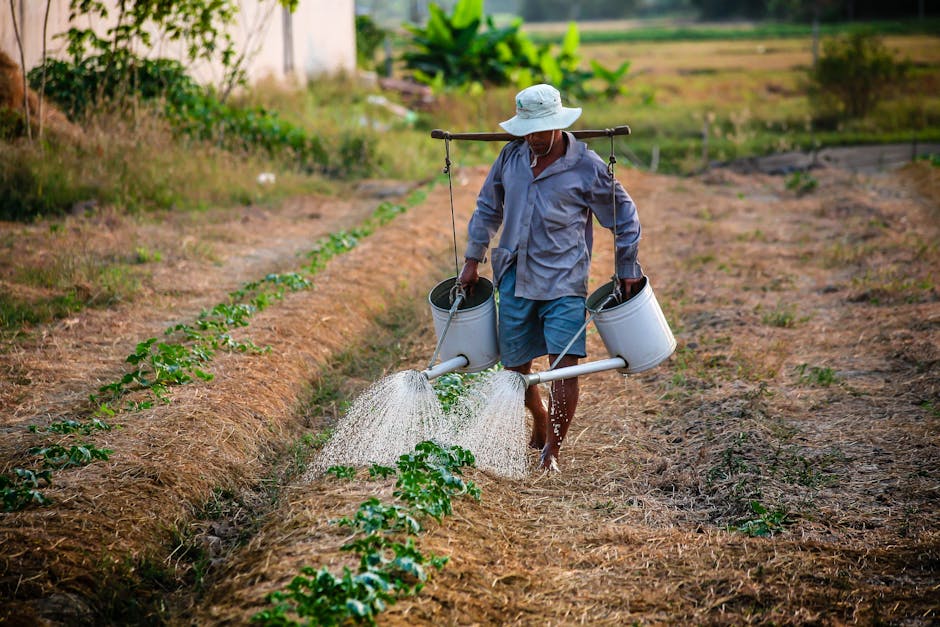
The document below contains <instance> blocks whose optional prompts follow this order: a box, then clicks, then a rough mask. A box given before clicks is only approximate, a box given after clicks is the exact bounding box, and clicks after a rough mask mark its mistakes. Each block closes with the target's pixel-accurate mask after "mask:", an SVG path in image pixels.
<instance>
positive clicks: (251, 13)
mask: <svg viewBox="0 0 940 627" xmlns="http://www.w3.org/2000/svg"><path fill="white" fill-rule="evenodd" d="M105 1H106V3H107V4H109V5H114V4H115V2H114V1H113V0H105ZM13 6H14V8H15V10H16V22H17V25H18V28H19V31H20V37H21V39H22V41H23V48H24V53H25V54H24V56H25V61H26V63H25V65H26V68H27V69H30V68H32V67H34V66H36V65H38V64H39V63H40V62H41V60H42V48H43V36H42V33H43V19H44V16H45V11H46V2H45V0H14V2H13ZM239 6H240V11H239V19H238V22H237V23H236V24H235V25H233V27H232V29H231V34H232V36H233V38H234V40H235V42H236V48H237V50H238V51H239V53H242V52H243V53H244V54H245V55H246V59H247V60H248V62H247V64H246V69H247V74H248V80H249V82H250V83H253V82H257V81H258V80H261V79H265V78H272V77H273V78H274V79H277V80H283V81H299V82H304V81H305V80H307V79H309V78H311V77H315V76H318V75H322V74H336V73H340V72H353V71H355V68H356V27H355V0H300V4H299V6H298V8H297V10H296V11H295V12H294V13H293V14H292V15H291V14H288V13H286V11H285V10H284V9H283V8H282V7H281V6H280V5H279V4H278V3H277V2H276V1H275V0H240V1H239ZM75 25H76V26H78V27H80V28H87V27H88V26H94V27H95V28H96V30H99V31H100V30H103V29H104V28H106V25H104V24H97V25H93V24H90V23H89V22H88V21H87V19H84V20H81V21H79V22H78V23H76V24H75ZM70 26H71V25H70V23H69V0H52V3H51V4H50V11H49V20H48V26H47V36H46V46H47V54H48V55H49V56H51V57H59V58H65V47H66V46H65V41H64V40H63V39H62V38H61V37H58V35H60V34H62V33H65V32H66V31H68V29H69V27H70ZM0 50H2V51H3V52H5V53H7V54H8V55H9V56H10V58H12V59H13V60H14V61H16V62H17V63H19V62H20V53H19V48H18V46H17V40H16V35H15V32H14V28H13V16H12V14H11V10H10V4H9V2H3V3H2V4H0ZM142 54H143V55H144V56H148V57H171V58H176V59H179V60H180V61H182V62H183V63H185V64H186V65H187V66H188V67H189V68H190V71H191V73H192V74H193V76H194V77H195V78H196V79H197V80H199V81H200V82H203V83H206V84H216V85H218V84H219V82H220V81H221V80H222V75H223V69H222V67H221V65H220V64H219V63H214V64H213V63H209V62H207V61H201V60H197V61H196V62H192V63H191V62H189V61H188V60H187V59H186V58H185V54H184V51H183V49H182V47H181V46H179V45H174V44H172V43H168V42H165V41H159V40H155V41H154V45H153V47H152V48H151V49H150V50H146V51H142Z"/></svg>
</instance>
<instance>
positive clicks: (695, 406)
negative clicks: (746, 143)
mask: <svg viewBox="0 0 940 627" xmlns="http://www.w3.org/2000/svg"><path fill="white" fill-rule="evenodd" d="M482 174H483V173H482V172H481V171H473V172H469V173H466V176H468V177H469V178H470V181H469V184H468V185H465V186H461V185H458V187H457V192H458V207H459V208H461V215H460V217H459V218H458V219H459V220H464V219H465V218H466V209H467V208H469V207H470V206H471V205H472V198H473V195H474V193H475V191H476V188H477V187H478V186H479V183H480V182H481V180H482ZM813 175H814V176H815V177H817V179H818V180H819V188H818V189H817V190H815V191H814V192H812V193H810V194H807V195H804V196H797V195H795V194H793V193H792V192H789V191H786V190H785V188H784V184H783V180H782V179H780V178H774V177H761V176H753V177H744V176H740V175H736V174H733V173H730V172H724V171H716V172H712V173H709V174H706V175H704V176H702V177H699V178H696V179H681V180H679V179H673V178H670V177H666V176H654V175H647V174H641V173H637V172H632V171H626V172H621V178H622V179H623V180H624V181H625V183H626V185H627V187H628V188H629V189H630V190H631V192H632V193H633V195H634V196H635V197H636V199H637V201H638V204H639V206H640V210H641V218H642V220H643V223H644V241H643V244H642V247H641V248H642V253H641V255H642V261H643V264H644V268H645V269H646V271H647V273H648V274H649V275H650V277H651V280H652V284H653V287H654V290H655V291H656V294H657V296H658V298H659V300H660V302H661V303H662V305H663V308H664V310H665V311H666V315H667V318H668V319H669V320H670V321H671V323H672V325H673V327H674V330H675V331H676V335H677V338H678V340H679V350H678V351H677V353H676V355H675V356H674V357H673V358H672V359H671V360H670V361H669V362H668V363H667V364H664V365H662V366H660V367H659V368H657V369H655V370H653V371H650V372H648V373H644V374H640V375H636V376H631V377H629V378H626V379H622V378H621V377H620V375H618V374H616V373H610V372H608V373H600V374H596V375H591V376H588V377H584V378H583V379H582V401H581V405H580V407H579V411H578V415H577V417H576V418H575V422H574V424H573V426H572V428H571V431H570V432H569V433H570V435H569V442H568V443H567V444H566V447H565V449H564V451H563V455H562V469H563V472H562V473H561V474H560V475H542V474H538V473H533V474H532V475H531V476H530V477H528V478H527V479H525V480H522V481H515V482H513V481H506V480H498V479H495V478H493V477H490V476H487V475H485V474H483V473H480V472H477V471H472V472H471V473H470V476H471V478H473V479H474V480H475V481H477V482H478V483H479V485H480V486H481V487H482V489H483V499H482V501H481V502H479V503H476V502H472V501H459V502H457V503H455V514H454V516H452V517H449V518H446V519H445V520H444V522H443V524H441V525H440V526H436V527H434V528H433V529H432V530H431V531H430V532H429V533H428V534H427V535H425V536H423V537H422V538H421V539H420V541H419V544H420V546H421V548H422V549H423V550H425V551H431V552H434V553H438V554H443V555H449V556H450V557H451V562H450V563H449V564H448V565H447V566H446V567H445V569H444V570H443V571H442V572H440V573H436V574H435V576H434V578H433V580H432V581H431V583H430V584H429V585H428V586H427V587H426V588H425V590H424V591H423V592H422V594H421V595H420V596H418V597H416V598H414V599H407V600H404V601H402V602H400V603H399V604H397V605H396V606H394V607H393V608H392V609H391V610H390V611H388V612H387V613H386V614H385V615H383V616H382V618H381V619H380V620H381V622H382V624H395V625H397V624H429V625H430V624H433V625H438V624H610V625H614V624H618V625H619V624H631V623H634V622H636V623H639V624H729V625H732V624H733V625H738V624H754V623H757V624H848V623H860V624H875V623H888V624H906V625H929V624H933V623H935V622H936V620H937V615H936V611H937V610H936V608H937V607H938V585H940V581H938V574H937V573H938V572H940V569H938V565H940V538H938V529H940V526H938V522H940V520H938V518H940V509H938V507H937V501H938V496H940V488H938V486H940V481H938V480H940V446H938V441H940V440H938V437H937V436H938V421H940V414H938V408H940V333H938V327H940V306H938V298H940V297H938V290H937V286H936V284H935V281H936V280H937V277H936V268H937V267H940V253H938V250H937V248H936V245H935V242H936V241H937V240H938V235H940V228H938V221H937V215H938V213H937V206H936V200H935V196H930V195H929V194H924V193H923V192H917V191H916V188H915V186H914V184H913V183H910V182H909V180H910V179H911V177H914V178H915V179H916V180H918V181H922V180H923V179H924V178H925V177H927V176H929V174H926V175H925V174H924V173H923V171H920V170H918V171H917V172H914V173H911V172H905V173H901V174H879V175H876V176H865V175H856V174H851V173H847V172H840V171H834V170H821V171H815V172H813ZM596 240H597V244H596V256H595V263H594V270H595V276H594V277H593V278H592V286H596V285H599V284H600V283H601V282H603V281H605V280H606V278H607V276H608V275H609V273H610V267H611V259H610V250H609V248H610V240H609V237H608V236H606V235H605V234H603V233H602V232H599V233H598V236H597V238H596ZM449 246H450V233H449V215H448V211H447V196H446V188H444V189H440V188H439V189H437V190H435V192H434V195H433V197H432V198H430V199H429V201H428V202H427V203H425V204H424V205H423V206H422V207H420V208H416V209H413V210H412V211H411V212H410V213H409V214H408V215H406V216H403V217H400V218H399V219H396V220H395V221H394V222H393V223H392V224H391V225H390V226H389V227H388V228H387V229H385V230H383V232H382V233H379V234H377V235H375V236H373V237H372V238H369V239H368V240H366V241H365V242H363V244H362V246H361V247H360V248H357V249H356V250H355V251H354V252H352V253H350V254H348V255H345V256H344V257H342V258H340V259H337V260H336V261H335V262H333V263H331V264H330V267H329V269H328V270H327V272H326V273H325V274H323V275H322V276H321V277H320V278H318V280H317V284H318V287H317V289H316V290H314V291H313V292H312V293H304V294H297V295H293V296H291V297H290V298H289V299H288V300H287V301H286V302H285V303H283V304H282V305H278V306H277V307H275V308H273V309H271V310H269V311H266V312H265V313H264V314H263V315H262V316H259V317H258V318H257V319H256V320H255V322H254V323H253V324H252V326H251V327H250V328H249V333H250V335H251V337H252V338H253V339H254V340H255V341H256V342H258V343H259V344H261V343H263V344H270V345H272V346H273V347H274V351H273V352H272V353H271V354H270V355H267V356H262V357H250V358H246V357H239V356H232V357H226V358H223V359H221V360H219V361H218V362H216V363H215V364H214V365H213V372H215V373H216V375H217V379H216V381H214V382H212V383H211V384H208V385H200V386H192V387H189V388H186V389H180V390H178V391H176V392H174V402H173V403H172V404H171V405H169V406H166V407H161V408H158V409H156V410H154V411H153V412H148V413H146V414H143V415H141V416H135V417H134V419H133V421H128V426H127V428H126V429H124V430H122V431H121V432H118V433H116V434H114V435H113V436H110V437H113V438H114V441H113V448H115V450H116V451H117V452H116V454H115V457H114V458H113V462H112V463H109V464H97V465H93V466H89V467H88V468H85V469H83V470H81V471H76V472H74V473H71V474H69V476H68V477H65V478H64V479H63V480H62V481H61V482H60V483H59V484H57V488H56V490H55V491H54V492H53V496H54V497H56V498H57V505H55V506H54V507H52V508H47V509H34V510H28V511H26V512H22V513H19V514H14V515H5V516H4V517H3V519H2V528H0V533H2V534H3V536H2V537H3V546H4V561H3V564H4V566H3V571H2V572H3V578H4V579H3V581H4V585H5V586H7V590H10V591H16V594H17V595H19V598H20V599H36V598H40V597H43V598H44V599H45V603H46V604H47V607H48V605H49V604H50V603H51V602H52V601H51V600H50V596H51V595H53V594H60V595H61V594H64V593H70V594H75V595H77V598H78V599H79V600H80V601H81V600H84V601H82V602H85V603H92V604H93V603H95V602H100V601H101V597H102V593H103V589H102V588H103V587H102V586H101V585H100V583H99V581H98V580H97V579H96V577H98V575H99V574H101V573H108V572H115V571H117V572H120V569H116V568H115V569H112V568H111V567H106V566H103V565H102V561H101V559H102V556H103V555H105V554H108V555H112V556H113V557H114V558H115V559H116V560H117V561H118V562H119V563H126V560H127V558H128V556H137V557H149V558H150V559H152V560H154V561H155V562H160V563H163V562H167V563H172V560H173V559H174V558H171V557H170V556H171V555H172V552H173V550H174V548H176V547H175V546H174V542H173V538H172V534H171V533H170V531H169V529H171V528H173V526H174V525H175V526H179V527H185V526H186V525H187V524H189V523H191V522H192V519H191V515H192V511H193V509H194V508H196V507H198V506H199V505H200V504H201V503H203V502H204V501H205V499H206V498H207V497H208V495H209V493H210V491H211V490H212V488H213V487H216V486H220V485H222V486H228V487H230V488H231V489H232V490H238V489H239V488H243V487H247V486H250V485H252V484H253V483H255V482H257V480H258V479H259V477H261V476H262V475H263V473H264V472H265V470H266V457H265V455H266V452H267V451H269V450H271V449H273V448H275V447H277V446H279V445H280V444H281V443H282V442H283V441H284V440H285V439H289V438H291V437H293V436H294V435H295V434H297V433H298V432H299V431H300V427H301V422H302V421H301V420H300V419H299V418H298V417H297V413H298V411H297V407H296V406H295V405H294V404H293V403H294V401H295V399H297V398H298V396H299V395H300V393H301V389H302V387H303V385H304V382H305V381H309V380H310V378H311V377H313V376H315V375H316V373H317V369H318V365H320V364H323V363H325V362H326V360H329V359H330V357H331V355H335V354H336V352H337V351H340V350H342V348H343V347H344V346H348V345H350V344H352V343H355V342H356V335H357V333H358V334H361V333H363V332H366V329H367V328H368V327H367V320H368V319H369V318H370V317H371V316H373V315H375V314H376V313H377V312H379V311H380V310H381V309H382V308H383V307H384V306H385V303H387V302H388V299H390V298H391V297H392V296H393V295H394V296H395V297H409V296H410V297H412V298H414V299H416V300H421V301H423V299H424V297H425V295H426V290H427V288H428V287H429V286H430V285H431V284H433V283H434V282H435V281H436V280H437V279H438V278H439V277H437V276H436V273H439V272H440V271H441V268H446V265H447V261H446V260H447V259H448V255H449V252H448V251H449ZM393 281H394V282H393ZM423 336H424V337H423V340H419V341H418V346H417V348H416V349H415V350H414V351H413V353H409V354H413V355H414V356H413V357H411V358H409V359H403V361H402V363H401V367H402V368H404V367H420V366H423V365H424V364H423V363H421V359H422V358H424V359H426V358H427V355H429V354H430V352H431V351H432V350H433V337H432V336H433V333H432V331H431V328H430V323H429V321H427V322H426V324H425V331H424V334H423ZM421 342H423V344H422V343H421ZM589 346H590V351H591V354H592V355H593V356H594V357H595V358H596V357H599V356H602V355H604V354H605V351H604V349H603V347H602V345H601V343H600V341H599V338H598V337H597V336H596V334H591V336H590V337H589ZM388 489H389V488H388V486H387V485H385V484H382V483H347V482H338V481H335V480H333V479H328V478H323V479H319V480H315V481H313V482H310V483H308V484H298V485H292V486H288V487H286V488H285V491H284V493H283V495H282V498H281V500H280V502H279V505H278V507H277V509H276V510H274V511H272V512H270V513H269V514H268V515H267V516H266V518H265V522H264V525H263V526H262V527H261V529H260V530H259V531H258V533H256V534H255V535H254V536H253V537H251V538H250V539H249V540H248V541H247V543H246V544H245V545H244V546H242V547H240V548H238V549H236V550H234V552H232V553H231V555H229V556H228V557H227V559H225V560H224V561H222V562H221V563H219V564H216V565H215V567H214V568H213V569H212V571H211V572H210V574H209V578H208V580H207V582H206V587H205V589H204V590H203V591H201V592H199V593H198V594H184V595H182V597H181V598H178V599H177V600H176V602H175V604H174V607H173V609H171V611H170V620H171V622H173V623H180V624H191V623H196V624H244V623H245V622H247V621H248V619H249V618H250V617H251V615H253V614H254V613H255V612H257V611H258V610H259V609H261V608H263V607H264V606H265V601H264V598H265V595H267V594H268V593H269V592H270V591H272V590H275V589H278V588H280V587H282V586H284V585H285V584H286V583H287V582H288V581H289V580H290V578H291V577H292V576H293V575H294V574H296V573H297V572H298V570H299V569H300V567H301V566H304V565H310V566H315V567H319V566H331V567H333V568H338V567H340V565H341V564H343V563H348V562H346V561H345V560H348V557H347V556H343V555H342V554H341V553H340V552H339V550H338V549H339V546H340V545H341V544H342V542H343V539H344V536H343V534H342V532H341V531H339V530H338V529H337V528H336V527H335V526H334V525H331V524H330V520H332V519H335V518H337V517H339V516H342V515H348V514H351V513H352V512H353V511H354V510H355V508H356V506H357V505H358V503H360V502H361V501H362V500H364V499H365V498H366V497H367V496H369V495H370V494H372V493H378V494H383V495H387V493H388ZM753 502H757V503H759V504H761V505H762V506H763V507H766V508H767V510H768V515H767V516H766V517H765V520H764V522H765V523H767V524H772V525H778V526H777V527H775V530H776V531H778V533H777V534H776V535H773V536H770V537H750V536H749V535H747V534H746V533H743V532H742V531H739V530H738V529H743V528H746V525H747V523H748V522H749V521H751V522H752V523H753V522H754V521H755V520H756V519H759V518H761V517H760V516H759V515H758V514H756V513H755V512H754V510H753V506H752V503H753ZM771 514H780V517H779V518H773V517H772V516H771ZM7 547H22V549H21V550H19V551H18V552H16V551H11V550H10V549H8V548H7ZM134 563H136V564H140V563H141V562H140V560H137V561H136V562H134ZM123 574H125V575H127V576H133V575H132V574H130V573H127V572H126V571H125V572H124V573H123Z"/></svg>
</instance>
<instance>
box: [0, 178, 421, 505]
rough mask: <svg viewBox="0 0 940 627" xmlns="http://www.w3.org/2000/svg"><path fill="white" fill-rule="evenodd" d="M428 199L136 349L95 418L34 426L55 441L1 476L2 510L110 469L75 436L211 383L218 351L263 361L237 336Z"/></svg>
mask: <svg viewBox="0 0 940 627" xmlns="http://www.w3.org/2000/svg"><path fill="white" fill-rule="evenodd" d="M424 195H425V192H423V191H422V192H416V193H415V194H413V195H412V196H411V197H410V198H409V199H408V200H407V201H406V204H404V205H401V204H393V203H390V202H383V203H381V204H380V205H379V206H378V207H377V208H376V209H375V211H374V212H373V213H372V215H370V216H369V217H368V218H367V219H366V220H365V221H364V222H363V223H362V224H361V225H359V226H358V227H354V228H352V229H350V230H344V231H340V232H338V233H332V234H330V235H328V236H326V237H323V238H321V239H320V240H319V241H317V243H316V244H315V246H314V247H313V249H312V250H311V251H310V252H308V253H307V262H306V264H305V266H304V267H303V268H302V270H301V271H300V272H289V273H284V274H269V275H267V276H266V277H264V278H263V279H260V280H257V281H251V282H248V283H246V284H244V285H243V286H242V287H241V288H239V289H237V290H235V291H233V292H231V293H230V294H229V297H228V301H227V302H224V303H219V304H218V305H216V306H215V307H213V308H211V309H207V310H203V311H202V312H201V313H200V314H199V315H198V316H197V318H196V320H195V321H194V322H193V323H192V324H187V323H180V324H176V325H173V326H171V327H170V328H168V329H166V331H165V333H164V338H163V339H162V340H161V339H160V338H158V337H151V338H147V339H146V340H143V341H142V342H139V343H138V344H137V345H136V347H135V348H134V351H133V352H131V354H130V355H128V356H127V358H126V359H125V363H127V364H130V365H131V368H130V369H129V370H128V371H127V372H125V373H124V374H123V375H121V376H120V377H119V378H117V379H115V380H113V381H110V382H108V383H105V384H103V385H101V386H100V387H99V388H98V391H97V393H96V394H92V395H91V396H90V400H91V402H92V406H93V408H94V409H93V410H92V412H91V414H90V415H89V416H88V417H87V418H85V419H74V418H68V419H64V420H60V421H56V422H53V423H51V424H49V425H47V426H38V425H31V426H29V427H28V429H29V431H30V432H31V433H35V434H42V435H54V436H57V437H58V440H57V441H55V442H47V443H45V444H41V445H39V446H35V447H32V448H30V449H29V455H30V456H31V458H32V459H33V460H34V463H33V464H32V465H31V466H30V467H15V468H13V469H12V470H11V471H10V472H9V473H3V474H0V499H2V501H3V510H4V511H7V512H10V511H17V510H21V509H24V508H26V507H28V506H30V505H48V504H50V503H51V501H50V499H49V498H48V497H47V496H45V495H44V494H43V490H44V489H45V488H47V487H49V486H50V485H51V484H52V476H53V473H54V472H56V471H59V470H63V469H66V468H69V467H73V466H83V465H87V464H90V463H93V462H95V461H107V459H108V457H109V455H110V454H111V453H113V451H111V450H110V449H99V448H97V447H96V446H95V445H94V444H90V443H88V442H85V441H84V440H82V441H78V442H75V441H74V440H75V439H76V437H77V436H91V435H94V434H96V433H101V432H106V431H110V430H111V429H112V428H113V426H112V424H111V423H110V422H109V420H111V419H112V418H114V417H115V416H117V415H118V414H121V413H128V412H135V411H140V410H144V409H149V408H151V407H153V405H154V403H155V402H163V403H168V402H170V397H169V393H170V390H171V388H173V387H175V386H179V385H187V384H190V383H193V382H195V381H211V380H212V378H213V375H212V374H211V373H209V372H207V371H206V370H205V367H206V365H207V364H208V363H209V362H210V361H212V359H213V357H214V355H215V354H216V352H217V351H220V350H221V351H229V352H231V351H236V352H242V353H255V354H256V353H263V352H266V351H268V350H270V348H269V347H259V346H257V345H255V344H254V343H253V342H252V341H251V340H250V339H243V340H238V339H235V338H234V337H233V335H232V333H233V331H234V330H235V329H238V328H241V327H246V326H248V325H249V324H250V319H251V317H252V316H254V315H255V314H256V313H258V312H260V311H262V310H264V309H265V308H267V307H268V306H269V305H270V304H272V303H274V302H276V301H279V300H281V299H283V298H284V296H285V295H286V294H287V293H288V292H296V291H300V290H306V289H310V288H311V287H312V286H313V281H312V278H313V276H314V275H316V274H317V273H318V272H320V271H321V270H322V269H323V268H324V267H325V266H326V264H327V262H328V261H329V260H330V259H332V258H333V257H335V256H337V255H340V254H342V253H345V252H347V251H349V250H352V249H353V248H355V247H356V245H357V244H358V243H359V241H361V240H362V239H364V238H366V237H368V236H369V235H371V234H372V233H374V232H375V231H376V230H377V229H378V228H379V227H381V226H383V225H385V224H387V223H388V222H389V221H391V220H392V219H393V218H394V217H395V216H397V215H399V214H401V213H403V212H405V211H406V210H407V207H408V206H410V205H414V204H417V203H419V202H420V201H421V200H423V198H424Z"/></svg>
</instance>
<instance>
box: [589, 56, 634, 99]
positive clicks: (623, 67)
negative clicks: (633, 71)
mask: <svg viewBox="0 0 940 627" xmlns="http://www.w3.org/2000/svg"><path fill="white" fill-rule="evenodd" d="M591 69H592V70H594V76H595V77H597V78H599V79H601V80H603V81H604V82H605V83H606V84H607V86H606V88H605V89H604V92H603V95H604V96H605V97H607V98H614V97H615V96H618V95H620V94H623V93H625V92H626V90H627V88H626V87H624V86H623V85H621V84H620V83H621V81H622V80H623V77H624V76H626V74H627V72H629V71H630V62H629V61H624V62H623V63H621V64H620V67H618V68H617V69H616V70H608V69H607V68H605V67H604V66H603V65H601V64H600V63H598V62H597V61H595V60H594V59H591Z"/></svg>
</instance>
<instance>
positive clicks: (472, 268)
mask: <svg viewBox="0 0 940 627" xmlns="http://www.w3.org/2000/svg"><path fill="white" fill-rule="evenodd" d="M479 265H480V262H479V261H477V260H476V259H467V260H466V261H464V264H463V270H461V271H460V276H458V277H457V283H459V284H460V287H462V288H463V289H464V291H465V292H466V293H467V294H468V295H469V294H473V288H474V287H476V284H477V281H479V280H480V274H479V272H477V266H479Z"/></svg>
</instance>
